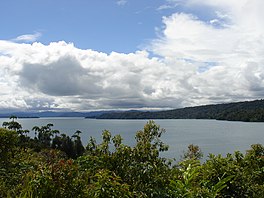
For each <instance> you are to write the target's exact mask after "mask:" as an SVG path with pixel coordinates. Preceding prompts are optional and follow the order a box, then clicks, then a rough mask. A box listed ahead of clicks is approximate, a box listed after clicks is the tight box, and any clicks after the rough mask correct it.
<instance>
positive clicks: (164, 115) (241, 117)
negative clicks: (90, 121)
mask: <svg viewBox="0 0 264 198" xmlns="http://www.w3.org/2000/svg"><path fill="white" fill-rule="evenodd" d="M96 118H97V119H216V120H229V121H244V122H263V121H264V100H255V101H246V102H237V103H227V104H216V105H205V106H197V107H186V108H182V109H174V110H167V111H156V112H141V111H127V112H115V113H105V114H102V115H99V116H97V117H96Z"/></svg>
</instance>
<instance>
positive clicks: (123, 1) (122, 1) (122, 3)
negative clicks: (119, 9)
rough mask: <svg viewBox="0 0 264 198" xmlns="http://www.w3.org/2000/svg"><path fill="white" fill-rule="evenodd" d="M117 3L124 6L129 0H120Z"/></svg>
mask: <svg viewBox="0 0 264 198" xmlns="http://www.w3.org/2000/svg"><path fill="white" fill-rule="evenodd" d="M116 4H117V5H119V6H124V5H126V4H127V0H118V1H116Z"/></svg>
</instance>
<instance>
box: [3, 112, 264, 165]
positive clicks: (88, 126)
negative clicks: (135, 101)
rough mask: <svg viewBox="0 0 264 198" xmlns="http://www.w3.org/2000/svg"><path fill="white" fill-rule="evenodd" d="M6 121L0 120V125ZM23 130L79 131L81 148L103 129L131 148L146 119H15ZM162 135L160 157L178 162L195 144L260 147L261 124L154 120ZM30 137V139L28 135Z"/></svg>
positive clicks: (226, 149)
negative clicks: (48, 126) (48, 127)
mask: <svg viewBox="0 0 264 198" xmlns="http://www.w3.org/2000/svg"><path fill="white" fill-rule="evenodd" d="M4 121H9V119H5V118H0V124H2V123H3V122H4ZM17 121H18V122H19V123H21V124H22V126H23V129H29V130H31V129H32V127H33V126H43V125H46V124H48V123H52V124H54V127H53V129H58V130H59V131H60V132H61V133H65V134H67V135H70V136H71V135H73V134H74V132H75V131H76V130H80V131H82V134H81V138H82V142H83V144H84V145H86V144H87V142H88V140H89V139H90V137H91V136H92V137H94V138H96V140H97V142H100V140H101V134H102V131H103V130H105V129H106V130H109V131H110V132H111V133H112V135H115V134H120V135H121V136H122V138H123V139H124V141H123V142H124V143H125V144H128V145H131V146H133V145H134V144H135V138H134V137H135V133H136V131H138V130H141V129H143V127H144V125H145V124H146V122H147V121H148V120H96V119H85V118H58V117H55V118H54V117H52V118H25V119H18V120H17ZM154 121H155V122H156V123H157V124H158V125H160V127H161V128H164V129H165V130H166V133H165V134H164V135H163V136H162V137H161V139H162V141H163V142H164V143H166V144H168V145H169V146H170V148H169V151H167V152H165V153H163V154H162V156H164V157H168V158H176V159H177V160H179V159H180V156H181V155H182V154H183V151H184V150H186V149H187V147H188V145H190V144H195V145H198V146H199V147H200V148H201V149H202V152H203V153H204V158H203V159H206V156H208V154H209V153H213V154H222V155H226V154H227V153H233V152H234V151H236V150H239V151H241V152H243V153H244V152H245V151H246V150H248V149H249V148H250V145H251V144H256V143H260V144H264V130H263V129H264V123H246V122H230V121H216V120H181V119H177V120H174V119H171V120H154ZM30 136H32V137H33V136H34V133H33V132H31V133H30Z"/></svg>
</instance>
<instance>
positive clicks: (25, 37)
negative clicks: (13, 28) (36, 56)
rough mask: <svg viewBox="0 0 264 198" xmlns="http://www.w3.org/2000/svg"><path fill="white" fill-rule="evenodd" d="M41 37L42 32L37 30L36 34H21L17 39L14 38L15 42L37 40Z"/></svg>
mask: <svg viewBox="0 0 264 198" xmlns="http://www.w3.org/2000/svg"><path fill="white" fill-rule="evenodd" d="M39 37H41V33H39V32H36V33H35V34H24V35H20V36H18V37H17V38H15V39H12V40H13V41H15V42H35V41H37V40H38V39H39Z"/></svg>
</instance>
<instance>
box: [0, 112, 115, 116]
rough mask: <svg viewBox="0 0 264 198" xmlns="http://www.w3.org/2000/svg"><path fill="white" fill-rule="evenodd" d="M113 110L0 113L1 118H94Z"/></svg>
mask: <svg viewBox="0 0 264 198" xmlns="http://www.w3.org/2000/svg"><path fill="white" fill-rule="evenodd" d="M112 112H114V111H91V112H56V111H44V112H10V113H0V117H1V118H8V117H10V116H11V115H15V116H17V117H18V118H39V117H86V118H96V117H98V116H100V115H101V114H105V113H112Z"/></svg>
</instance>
